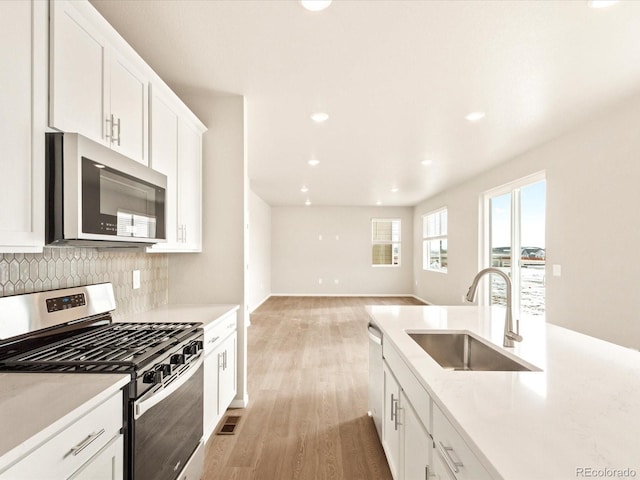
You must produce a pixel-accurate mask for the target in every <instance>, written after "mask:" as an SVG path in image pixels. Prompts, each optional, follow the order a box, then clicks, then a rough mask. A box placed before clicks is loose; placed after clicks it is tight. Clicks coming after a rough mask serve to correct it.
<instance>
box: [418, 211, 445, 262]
mask: <svg viewBox="0 0 640 480" xmlns="http://www.w3.org/2000/svg"><path fill="white" fill-rule="evenodd" d="M442 212H445V213H446V216H447V229H446V231H445V233H444V234H443V233H442V229H441V226H440V228H439V231H438V234H437V235H427V228H426V226H427V224H428V221H429V217H432V216H434V215H440V214H441V213H442ZM448 234H449V209H448V207H446V206H444V207H440V208H436V209H435V210H431V211H429V212H427V213H425V214H423V215H422V270H426V271H428V272H438V273H447V272H448V271H449V258H448V252H449V241H448V236H449V235H448ZM442 240H444V241H446V242H447V266H446V267H440V268H433V267H431V263H432V262H431V248H430V243H431V242H434V241H437V242H442ZM425 252H426V254H425ZM441 258H442V256H441V257H440V259H441Z"/></svg>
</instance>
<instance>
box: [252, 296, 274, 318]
mask: <svg viewBox="0 0 640 480" xmlns="http://www.w3.org/2000/svg"><path fill="white" fill-rule="evenodd" d="M270 298H271V294H268V295H267V296H266V297H264V298H263V299H262V301H260V303H258V304H257V305H256V306H255V307H253V308H252V309H251V310H250V311H249V315H251V314H252V313H253V312H255V311H256V310H257V309H258V308H260V306H261V305H262V304H263V303H264V302H266V301H267V300H269V299H270Z"/></svg>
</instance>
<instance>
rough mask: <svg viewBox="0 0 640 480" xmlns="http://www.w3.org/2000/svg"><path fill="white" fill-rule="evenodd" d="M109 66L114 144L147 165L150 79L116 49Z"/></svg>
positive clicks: (122, 152)
mask: <svg viewBox="0 0 640 480" xmlns="http://www.w3.org/2000/svg"><path fill="white" fill-rule="evenodd" d="M109 67H110V75H109V78H110V82H109V88H110V91H109V99H110V101H109V106H110V115H109V118H108V120H109V123H108V126H109V127H111V128H112V129H113V133H112V134H111V132H108V133H110V134H111V135H110V145H111V148H113V149H114V150H117V151H118V152H120V153H121V154H123V155H125V156H127V157H130V158H133V159H135V160H138V161H140V162H141V163H143V164H145V165H147V164H148V155H147V151H148V147H147V145H148V143H147V138H148V109H147V105H148V104H149V97H148V92H149V81H148V79H146V78H145V77H144V76H143V75H142V74H141V73H140V72H138V71H136V69H135V68H134V66H133V65H132V64H131V63H130V62H128V61H127V60H126V59H125V58H124V57H123V56H121V55H118V54H116V53H115V52H113V51H112V53H111V61H110V62H109Z"/></svg>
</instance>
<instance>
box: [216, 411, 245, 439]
mask: <svg viewBox="0 0 640 480" xmlns="http://www.w3.org/2000/svg"><path fill="white" fill-rule="evenodd" d="M239 422H240V417H239V416H237V415H227V418H225V419H224V422H222V425H220V428H218V431H217V432H216V433H217V434H218V435H233V434H234V433H235V432H236V427H237V426H238V423H239Z"/></svg>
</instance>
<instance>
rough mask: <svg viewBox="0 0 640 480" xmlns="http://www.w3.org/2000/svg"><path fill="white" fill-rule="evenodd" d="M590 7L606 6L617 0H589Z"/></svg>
mask: <svg viewBox="0 0 640 480" xmlns="http://www.w3.org/2000/svg"><path fill="white" fill-rule="evenodd" d="M588 3H589V6H590V7H591V8H607V7H610V6H611V5H614V4H616V3H618V0H589V2H588Z"/></svg>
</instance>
